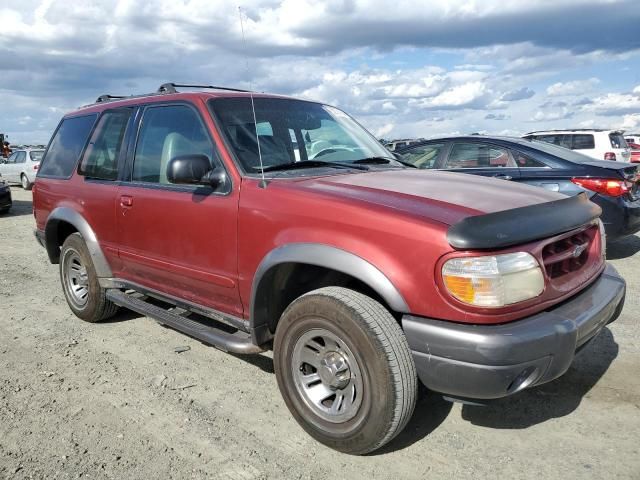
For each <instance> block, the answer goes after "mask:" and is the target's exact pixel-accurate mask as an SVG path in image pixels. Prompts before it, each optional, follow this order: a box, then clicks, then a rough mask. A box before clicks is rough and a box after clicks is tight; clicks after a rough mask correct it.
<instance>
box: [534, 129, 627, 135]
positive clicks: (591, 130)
mask: <svg viewBox="0 0 640 480" xmlns="http://www.w3.org/2000/svg"><path fill="white" fill-rule="evenodd" d="M608 130H612V129H604V128H552V129H549V130H534V131H533V132H529V133H525V135H531V134H532V133H544V132H605V131H608ZM613 131H615V130H613Z"/></svg>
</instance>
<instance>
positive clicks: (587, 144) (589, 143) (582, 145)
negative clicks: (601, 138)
mask: <svg viewBox="0 0 640 480" xmlns="http://www.w3.org/2000/svg"><path fill="white" fill-rule="evenodd" d="M572 148H573V149H574V150H587V149H591V148H596V144H595V142H594V141H593V135H590V134H579V135H578V134H576V135H574V136H573V147H572Z"/></svg>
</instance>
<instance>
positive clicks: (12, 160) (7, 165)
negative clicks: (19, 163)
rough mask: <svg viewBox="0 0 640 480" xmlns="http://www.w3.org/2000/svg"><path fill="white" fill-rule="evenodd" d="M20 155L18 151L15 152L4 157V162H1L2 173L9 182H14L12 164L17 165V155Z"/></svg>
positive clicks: (0, 170) (0, 172) (0, 171)
mask: <svg viewBox="0 0 640 480" xmlns="http://www.w3.org/2000/svg"><path fill="white" fill-rule="evenodd" d="M17 156H18V152H13V153H12V154H11V155H9V157H7V158H3V159H2V160H3V161H2V163H0V175H2V178H3V180H6V181H7V182H13V180H11V166H12V165H13V166H14V167H15V164H16V157H17Z"/></svg>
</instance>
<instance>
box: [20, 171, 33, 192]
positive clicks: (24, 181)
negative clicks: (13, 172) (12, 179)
mask: <svg viewBox="0 0 640 480" xmlns="http://www.w3.org/2000/svg"><path fill="white" fill-rule="evenodd" d="M20 184H21V185H22V188H23V189H25V190H31V186H32V183H31V182H30V181H29V179H28V178H27V176H26V175H25V174H24V173H23V174H22V175H21V176H20Z"/></svg>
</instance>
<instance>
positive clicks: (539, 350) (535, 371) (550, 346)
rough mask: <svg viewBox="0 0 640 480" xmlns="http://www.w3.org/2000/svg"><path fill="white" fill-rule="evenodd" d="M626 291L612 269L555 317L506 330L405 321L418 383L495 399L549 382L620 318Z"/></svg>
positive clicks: (519, 322)
mask: <svg viewBox="0 0 640 480" xmlns="http://www.w3.org/2000/svg"><path fill="white" fill-rule="evenodd" d="M625 291H626V284H625V281H624V280H623V279H622V277H620V276H619V275H618V272H617V271H616V270H615V268H614V267H612V266H611V265H607V267H606V269H605V271H604V272H603V273H602V274H601V275H600V277H599V278H598V279H597V280H596V281H595V282H594V283H593V284H592V285H591V286H589V287H588V288H587V289H586V290H584V291H582V292H580V293H579V294H577V295H576V296H574V297H572V298H571V299H569V300H567V301H565V302H563V303H561V304H560V305H559V306H556V307H554V308H552V309H550V310H547V311H544V312H540V313H538V314H536V315H533V316H531V317H529V318H525V319H523V320H517V321H515V322H511V323H507V324H502V325H464V324H458V323H453V322H447V321H442V320H433V319H428V318H420V317H414V316H411V315H405V316H403V318H402V327H403V329H404V331H405V335H406V337H407V340H408V342H409V346H410V347H411V350H412V354H413V359H414V361H415V364H416V368H417V370H418V376H419V378H420V381H421V382H422V383H423V384H424V385H425V386H427V387H428V388H430V389H431V390H434V391H437V392H440V393H444V394H447V395H450V396H453V397H459V398H467V399H491V398H500V397H505V396H508V395H511V394H514V393H516V392H518V391H520V390H523V389H525V388H527V387H531V386H534V385H539V384H541V383H545V382H549V381H551V380H553V379H555V378H558V377H559V376H561V375H562V374H563V373H565V372H566V371H567V370H568V368H569V366H570V365H571V363H572V362H573V359H574V357H575V355H576V353H577V352H578V351H579V350H580V349H581V348H582V347H584V346H586V344H587V343H588V342H589V341H590V340H591V339H593V338H594V337H595V336H596V335H597V334H598V333H600V331H601V330H602V328H603V327H604V326H605V325H607V324H608V323H610V322H613V321H614V320H615V319H616V318H618V316H619V315H620V312H621V311H622V307H623V305H624V298H625Z"/></svg>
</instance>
